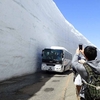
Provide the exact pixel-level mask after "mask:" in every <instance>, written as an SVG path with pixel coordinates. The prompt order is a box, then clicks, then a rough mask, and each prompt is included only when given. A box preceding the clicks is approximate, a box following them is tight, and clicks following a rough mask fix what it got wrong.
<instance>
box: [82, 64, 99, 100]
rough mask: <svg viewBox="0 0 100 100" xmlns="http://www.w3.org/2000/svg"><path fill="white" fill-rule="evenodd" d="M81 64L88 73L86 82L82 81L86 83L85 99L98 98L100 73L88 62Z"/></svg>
mask: <svg viewBox="0 0 100 100" xmlns="http://www.w3.org/2000/svg"><path fill="white" fill-rule="evenodd" d="M83 66H84V67H85V69H86V71H87V73H88V78H87V82H86V81H85V80H84V81H83V83H84V84H85V85H86V89H85V93H84V94H85V98H86V99H85V100H96V99H98V100H100V74H97V73H95V72H94V70H93V68H91V66H90V65H89V64H88V63H84V64H83Z"/></svg>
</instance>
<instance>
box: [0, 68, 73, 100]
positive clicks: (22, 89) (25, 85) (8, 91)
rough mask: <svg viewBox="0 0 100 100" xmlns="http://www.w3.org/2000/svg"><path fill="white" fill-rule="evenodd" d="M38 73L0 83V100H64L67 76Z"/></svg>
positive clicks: (66, 73) (65, 74)
mask: <svg viewBox="0 0 100 100" xmlns="http://www.w3.org/2000/svg"><path fill="white" fill-rule="evenodd" d="M70 73H72V71H71V70H70V71H67V72H65V73H63V74H61V73H55V72H38V73H35V74H31V75H26V76H23V77H17V78H12V79H10V80H6V81H3V82H1V83H0V100H64V96H65V92H66V87H67V83H68V80H69V75H70Z"/></svg>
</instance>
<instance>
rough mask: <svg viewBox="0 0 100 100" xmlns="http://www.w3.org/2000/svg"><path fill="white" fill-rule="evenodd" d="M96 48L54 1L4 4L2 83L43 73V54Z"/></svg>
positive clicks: (0, 6)
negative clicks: (57, 49)
mask: <svg viewBox="0 0 100 100" xmlns="http://www.w3.org/2000/svg"><path fill="white" fill-rule="evenodd" d="M79 43H83V44H84V46H85V45H88V44H89V45H92V44H91V42H89V41H88V40H87V39H86V38H85V37H84V36H83V35H82V34H81V33H79V32H78V31H77V30H76V29H75V28H74V27H73V25H71V24H70V23H69V22H68V21H67V20H66V19H65V18H64V16H63V15H62V14H61V12H60V11H59V9H58V8H57V6H56V4H55V3H54V2H53V0H2V1H0V81H2V80H6V79H9V78H12V77H17V76H22V75H27V74H31V73H35V72H37V71H40V65H41V51H42V49H43V48H45V47H49V46H63V47H65V48H66V49H67V50H69V51H70V52H71V53H72V54H74V53H75V50H76V48H77V46H78V44H79Z"/></svg>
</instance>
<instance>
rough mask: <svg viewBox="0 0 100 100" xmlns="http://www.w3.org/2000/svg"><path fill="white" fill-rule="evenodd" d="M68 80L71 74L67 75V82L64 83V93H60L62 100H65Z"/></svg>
mask: <svg viewBox="0 0 100 100" xmlns="http://www.w3.org/2000/svg"><path fill="white" fill-rule="evenodd" d="M70 78H71V74H69V75H68V78H67V81H66V85H65V87H64V91H63V93H62V100H65V95H66V90H67V88H68V85H69V82H70Z"/></svg>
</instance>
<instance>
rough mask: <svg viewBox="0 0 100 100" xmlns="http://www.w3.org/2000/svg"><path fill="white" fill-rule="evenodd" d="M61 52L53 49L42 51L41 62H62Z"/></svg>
mask: <svg viewBox="0 0 100 100" xmlns="http://www.w3.org/2000/svg"><path fill="white" fill-rule="evenodd" d="M62 54H63V51H62V50H55V49H44V50H43V51H42V60H43V61H54V62H55V61H61V60H62Z"/></svg>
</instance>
